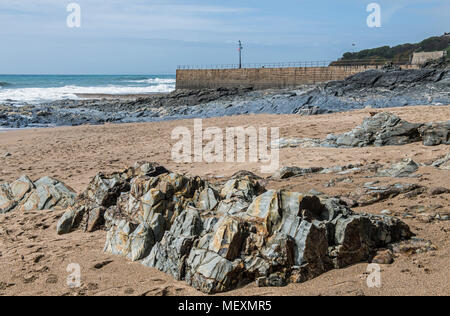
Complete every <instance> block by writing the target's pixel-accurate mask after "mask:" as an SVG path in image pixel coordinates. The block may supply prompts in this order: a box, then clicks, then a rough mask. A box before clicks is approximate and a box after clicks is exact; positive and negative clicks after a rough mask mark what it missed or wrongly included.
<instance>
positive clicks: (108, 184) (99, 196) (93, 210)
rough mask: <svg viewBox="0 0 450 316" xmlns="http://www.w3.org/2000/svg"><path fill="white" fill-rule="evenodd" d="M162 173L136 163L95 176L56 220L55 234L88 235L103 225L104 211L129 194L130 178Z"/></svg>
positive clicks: (159, 169) (149, 165)
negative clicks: (79, 230) (75, 232)
mask: <svg viewBox="0 0 450 316" xmlns="http://www.w3.org/2000/svg"><path fill="white" fill-rule="evenodd" d="M163 173H168V170H166V169H165V168H163V167H161V166H159V165H156V164H153V163H137V164H136V166H134V167H133V168H129V169H126V170H123V171H121V172H116V173H113V174H109V175H105V174H103V173H99V174H98V175H97V176H95V177H94V179H92V181H91V182H90V184H89V186H88V188H87V189H86V190H85V191H84V192H83V193H81V194H80V195H79V196H78V197H77V198H76V201H75V203H73V205H72V206H71V207H70V208H69V209H68V210H67V211H66V213H65V214H64V215H63V217H62V218H61V219H60V220H59V222H58V225H57V231H58V233H59V234H67V233H69V232H70V231H71V230H73V229H76V228H78V227H80V226H81V227H82V228H83V229H84V230H85V231H89V232H92V231H94V230H96V229H98V228H99V227H101V226H103V225H104V224H105V213H106V211H107V210H108V208H110V207H111V206H115V205H117V202H118V200H119V199H120V197H121V195H122V194H123V193H126V192H129V191H130V189H131V181H132V179H133V178H135V177H137V176H141V177H151V176H157V175H160V174H163Z"/></svg>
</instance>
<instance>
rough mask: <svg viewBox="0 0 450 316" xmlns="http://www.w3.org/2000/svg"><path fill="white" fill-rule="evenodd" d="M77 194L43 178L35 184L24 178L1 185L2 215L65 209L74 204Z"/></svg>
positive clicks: (60, 183) (0, 201) (56, 182)
mask: <svg viewBox="0 0 450 316" xmlns="http://www.w3.org/2000/svg"><path fill="white" fill-rule="evenodd" d="M75 197H76V193H75V192H74V191H73V190H72V189H71V188H70V187H68V186H66V185H65V184H64V183H62V182H60V181H58V180H56V179H53V178H50V177H43V178H41V179H39V180H37V181H35V182H33V181H31V180H30V178H29V177H27V176H22V177H21V178H19V179H17V180H16V181H14V182H12V183H7V182H6V183H3V184H1V185H0V214H4V213H8V212H12V211H31V210H49V209H55V208H59V209H65V208H67V207H69V206H71V205H73V204H74V201H75Z"/></svg>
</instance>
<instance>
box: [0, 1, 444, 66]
mask: <svg viewBox="0 0 450 316" xmlns="http://www.w3.org/2000/svg"><path fill="white" fill-rule="evenodd" d="M71 2H76V3H78V4H79V5H80V7H81V18H82V21H81V28H68V27H67V25H66V18H67V16H68V14H69V13H68V12H66V7H67V5H68V4H69V3H71ZM371 2H377V3H378V4H380V6H381V9H382V27H381V28H369V27H368V26H367V24H366V19H367V16H368V15H369V13H368V12H366V7H367V5H368V4H369V3H371ZM449 16H450V1H449V0H375V1H374V0H312V1H311V0H280V1H273V0H271V1H266V0H240V1H236V0H227V1H225V0H222V1H218V0H209V1H206V0H183V1H181V0H180V1H179V0H146V1H145V0H126V1H124V0H69V1H65V0H0V43H1V49H0V73H3V74H14V73H21V74H24V73H26V74H35V73H36V74H48V73H49V74H174V73H175V69H176V66H177V65H178V64H216V63H218V64H223V63H236V62H237V40H239V39H240V40H242V41H243V43H244V51H243V53H244V62H252V63H253V62H254V63H257V62H278V61H305V60H306V61H311V60H334V59H336V58H338V57H340V56H342V54H343V53H344V52H346V51H351V50H352V49H353V48H352V43H356V44H357V48H358V50H359V49H364V48H371V47H377V46H381V45H396V44H401V43H405V42H418V41H421V40H422V39H424V38H426V37H429V36H432V35H441V34H442V33H444V32H450V19H449Z"/></svg>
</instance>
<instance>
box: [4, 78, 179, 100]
mask: <svg viewBox="0 0 450 316" xmlns="http://www.w3.org/2000/svg"><path fill="white" fill-rule="evenodd" d="M173 90H175V83H170V84H159V85H153V86H147V87H124V86H103V87H80V86H65V87H59V88H22V89H0V102H13V103H16V104H17V105H20V103H42V102H49V101H56V100H65V99H78V98H77V96H76V94H82V93H88V94H117V95H121V94H145V93H163V92H171V91H173Z"/></svg>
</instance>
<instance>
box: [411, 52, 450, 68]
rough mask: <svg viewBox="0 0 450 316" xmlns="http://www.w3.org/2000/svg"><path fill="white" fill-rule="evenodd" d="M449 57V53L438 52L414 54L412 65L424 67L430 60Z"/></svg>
mask: <svg viewBox="0 0 450 316" xmlns="http://www.w3.org/2000/svg"><path fill="white" fill-rule="evenodd" d="M445 56H447V52H446V51H444V50H442V51H436V52H422V53H414V54H413V56H412V60H411V64H412V65H423V64H425V63H426V62H428V61H430V60H436V59H440V58H443V57H445Z"/></svg>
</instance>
